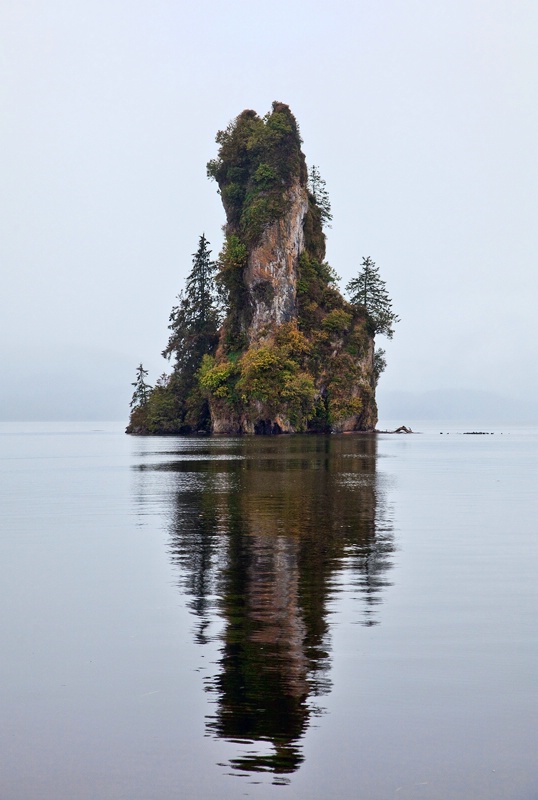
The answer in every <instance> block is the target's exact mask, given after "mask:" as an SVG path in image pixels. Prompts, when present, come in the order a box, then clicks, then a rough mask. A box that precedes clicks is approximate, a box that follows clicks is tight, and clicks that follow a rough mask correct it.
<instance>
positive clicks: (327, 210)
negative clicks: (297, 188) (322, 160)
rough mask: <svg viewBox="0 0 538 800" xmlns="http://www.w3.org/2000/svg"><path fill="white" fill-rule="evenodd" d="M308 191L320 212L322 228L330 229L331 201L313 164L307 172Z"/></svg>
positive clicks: (325, 186) (331, 216) (324, 184)
mask: <svg viewBox="0 0 538 800" xmlns="http://www.w3.org/2000/svg"><path fill="white" fill-rule="evenodd" d="M308 191H309V192H310V194H311V195H312V197H313V198H314V200H315V203H316V205H317V206H318V208H319V210H320V212H321V224H322V225H323V227H325V226H327V227H328V228H330V227H331V226H330V224H329V223H330V222H331V221H332V218H333V215H332V213H331V201H330V200H329V192H328V191H327V185H326V183H325V181H324V180H323V178H322V177H321V175H320V171H319V169H318V167H316V165H315V164H313V165H312V166H311V167H310V169H309V171H308Z"/></svg>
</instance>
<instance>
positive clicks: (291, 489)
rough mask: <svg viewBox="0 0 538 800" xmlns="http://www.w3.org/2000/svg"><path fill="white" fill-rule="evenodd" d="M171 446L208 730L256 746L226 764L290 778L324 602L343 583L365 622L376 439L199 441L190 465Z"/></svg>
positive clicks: (311, 689)
mask: <svg viewBox="0 0 538 800" xmlns="http://www.w3.org/2000/svg"><path fill="white" fill-rule="evenodd" d="M179 444H180V447H179V449H178V452H177V456H176V458H175V459H174V460H173V461H171V462H169V463H168V464H166V468H167V469H171V470H174V471H177V472H178V473H181V474H182V479H181V481H180V489H179V490H178V491H177V495H176V507H175V512H174V522H173V527H172V535H171V538H172V544H171V553H172V558H173V560H174V561H175V562H176V563H177V565H178V567H179V569H180V571H181V585H182V589H183V591H186V592H187V593H188V594H189V595H190V602H191V608H192V610H193V612H194V613H195V614H196V615H197V618H198V623H197V629H196V636H197V638H198V641H199V642H200V643H203V642H204V641H207V636H208V626H210V625H211V623H212V622H214V621H215V620H217V619H218V620H220V621H221V623H222V624H223V627H222V632H221V633H220V638H221V641H222V646H221V655H220V660H219V662H218V674H216V675H215V676H214V677H213V678H212V679H211V680H210V681H209V683H208V688H209V690H210V691H211V692H213V693H214V695H215V699H216V703H215V706H216V713H215V714H214V716H213V717H212V718H210V719H209V722H208V728H209V730H210V731H211V732H212V733H213V734H215V735H217V736H219V737H223V738H224V739H227V740H240V741H241V742H242V743H249V744H250V746H251V747H252V743H257V746H256V749H255V750H254V752H252V750H249V751H248V752H246V753H245V754H243V755H241V756H239V757H237V758H236V759H234V760H233V761H232V765H233V766H234V767H235V768H237V769H240V770H248V771H260V770H266V771H271V772H273V773H275V774H276V773H281V774H284V773H290V772H293V771H294V770H296V769H297V768H298V766H299V765H300V763H301V761H302V760H303V756H302V752H301V738H302V736H303V734H304V732H305V730H306V727H307V724H308V720H309V717H310V716H311V714H312V713H315V712H314V709H315V698H317V697H319V696H320V695H323V694H324V693H326V692H327V691H328V690H329V688H330V681H329V666H330V654H329V649H330V643H329V637H328V614H329V610H330V609H329V606H330V604H331V602H332V601H334V600H335V599H336V598H337V596H338V593H339V592H341V591H354V592H355V594H357V595H360V596H361V597H362V598H363V601H364V602H363V603H362V617H361V621H362V622H363V623H364V624H367V625H372V624H375V623H377V622H378V621H379V620H378V619H377V618H376V604H377V603H379V601H380V592H381V589H382V587H383V586H384V585H386V579H385V573H386V570H387V568H388V567H389V565H390V554H391V552H392V550H393V539H392V532H391V525H390V520H389V518H388V513H387V509H386V506H385V503H384V500H383V493H382V491H381V489H380V486H379V483H380V481H379V479H378V477H377V473H376V439H375V437H374V436H331V437H302V436H294V437H277V438H271V439H259V438H256V439H250V438H249V439H241V440H237V439H233V440H230V439H228V440H210V441H209V442H208V443H207V446H206V451H205V452H206V454H207V455H206V457H205V458H203V457H202V453H201V452H200V449H199V446H198V459H197V460H192V456H191V458H187V459H186V460H185V456H186V455H187V454H188V453H189V452H192V451H189V446H190V444H189V440H182V441H181V442H180V443H179ZM191 446H192V445H191ZM183 454H184V455H183ZM163 466H165V465H163ZM344 573H345V575H344ZM261 743H265V744H263V745H262V744H261Z"/></svg>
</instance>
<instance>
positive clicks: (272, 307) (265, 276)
mask: <svg viewBox="0 0 538 800" xmlns="http://www.w3.org/2000/svg"><path fill="white" fill-rule="evenodd" d="M287 199H288V202H289V211H288V213H287V214H286V215H285V216H284V217H282V218H281V219H278V220H276V221H275V222H273V223H272V224H271V225H270V226H269V227H267V228H266V229H265V230H264V231H263V233H262V236H261V239H260V242H259V243H258V244H257V245H256V246H255V247H254V248H253V249H252V250H251V252H250V253H249V258H248V266H247V269H246V270H245V284H246V286H247V289H248V293H249V298H250V302H251V307H252V309H253V314H252V320H251V322H250V326H249V329H248V331H247V336H248V339H249V343H250V344H252V343H254V342H258V341H260V339H263V338H264V331H265V329H268V326H270V325H275V324H276V325H281V324H282V323H284V322H290V321H291V320H292V319H295V318H296V316H297V271H298V263H299V256H300V255H301V253H302V252H303V250H304V232H303V224H304V219H305V216H306V213H307V211H308V195H307V191H306V188H305V187H304V186H302V185H301V183H300V181H299V179H298V178H297V179H296V180H295V181H294V183H293V185H292V186H291V187H290V188H289V189H288V192H287Z"/></svg>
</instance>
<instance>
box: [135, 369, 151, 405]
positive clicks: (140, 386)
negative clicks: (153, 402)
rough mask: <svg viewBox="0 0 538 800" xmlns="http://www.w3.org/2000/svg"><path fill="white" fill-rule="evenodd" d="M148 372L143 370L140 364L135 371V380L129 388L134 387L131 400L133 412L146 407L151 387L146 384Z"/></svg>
mask: <svg viewBox="0 0 538 800" xmlns="http://www.w3.org/2000/svg"><path fill="white" fill-rule="evenodd" d="M147 374H148V370H147V369H144V367H143V365H142V364H141V363H140V364H139V365H138V367H137V369H136V380H135V381H134V383H132V384H131V386H134V387H135V389H134V392H133V397H132V400H131V408H132V409H133V411H135V410H136V409H137V408H144V406H146V405H147V402H148V400H149V396H150V394H151V390H152V387H151V386H150V385H149V384H148V383H146V381H145V378H146V375H147Z"/></svg>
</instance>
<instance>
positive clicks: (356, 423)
mask: <svg viewBox="0 0 538 800" xmlns="http://www.w3.org/2000/svg"><path fill="white" fill-rule="evenodd" d="M216 140H217V143H218V144H219V151H218V155H217V157H216V158H215V159H214V160H213V161H210V162H209V164H208V166H207V170H208V175H209V176H210V177H211V178H212V179H214V180H215V181H216V183H217V185H218V189H219V193H220V196H221V198H222V203H223V206H224V210H225V213H226V225H225V228H224V231H225V241H224V246H223V248H222V252H221V253H220V255H219V258H218V260H217V262H213V261H211V258H210V254H211V251H210V250H209V249H208V242H207V240H206V239H205V236H204V235H202V236H201V237H200V240H199V246H198V250H197V252H196V253H195V254H194V256H193V268H192V271H191V273H190V275H189V277H188V279H187V282H186V288H185V292H184V293H181V294H180V295H179V302H178V305H177V306H175V307H174V308H173V309H172V313H171V315H170V325H169V328H170V331H171V334H170V339H169V342H168V345H167V347H166V348H165V350H164V351H163V355H164V356H165V357H168V358H170V359H173V361H174V367H173V371H172V374H171V375H163V376H161V378H160V379H159V381H158V382H157V384H156V385H155V387H151V386H149V385H148V384H146V382H145V377H146V375H147V372H146V370H144V368H143V366H142V364H140V366H139V369H138V375H137V380H136V381H135V383H134V384H133V385H134V386H135V391H134V395H133V401H132V403H131V407H132V411H131V419H130V422H129V426H128V428H127V432H128V433H134V434H169V433H196V432H204V433H215V434H230V435H237V434H268V433H272V434H274V433H295V432H318V433H323V432H344V431H370V430H373V429H374V428H375V425H376V422H377V408H376V402H375V387H376V384H377V380H378V378H379V373H380V372H381V371H382V369H383V367H384V359H383V351H378V352H377V354H376V352H375V348H374V336H375V334H376V333H377V332H380V331H381V332H385V333H388V335H389V336H390V335H392V331H391V329H390V324H391V323H392V322H394V321H397V317H396V316H395V315H393V314H392V313H391V312H390V305H388V306H387V302H388V303H389V304H390V301H388V298H386V302H385V305H384V306H383V308H382V309H381V311H382V312H383V313H384V315H385V316H384V317H383V313H381V315H380V314H379V313H378V314H377V317H376V314H375V311H374V310H372V308H371V307H369V304H368V302H367V299H366V294H365V295H364V299H361V294H360V292H358V291H356V292H355V297H354V298H353V297H352V298H351V301H349V300H346V299H345V298H344V297H343V295H342V294H341V293H340V292H339V291H338V289H337V287H336V280H337V278H336V275H335V273H334V271H333V270H332V268H331V267H330V266H329V265H328V264H327V263H326V261H325V233H324V230H323V227H324V223H326V222H327V220H328V219H330V218H331V217H330V205H329V203H328V197H327V194H326V191H325V188H324V182H323V181H322V180H321V178H320V176H319V172H318V171H317V169H316V168H313V169H312V170H310V171H309V170H308V168H307V165H306V160H305V156H304V154H303V152H302V150H301V138H300V133H299V128H298V125H297V122H296V120H295V117H294V116H293V114H292V113H291V111H290V109H289V107H288V106H287V105H285V104H283V103H280V102H275V103H273V106H272V110H271V112H270V113H268V114H267V115H266V116H264V117H260V116H258V114H257V113H256V112H254V111H251V110H246V111H243V112H242V113H241V114H240V115H239V116H238V117H237V118H236V119H235V120H234V121H233V122H231V123H230V124H229V125H228V127H227V128H226V129H225V130H223V131H220V132H219V133H218V134H217V137H216ZM364 263H365V264H366V265H368V264H369V265H370V266H371V267H373V270H374V272H373V273H372V274H375V265H374V264H373V262H371V261H370V259H365V261H364ZM377 280H378V281H379V278H377ZM380 283H381V284H382V285H383V286H384V283H383V282H380ZM352 284H355V286H353V285H352ZM350 287H351V289H353V288H355V289H359V288H360V287H359V284H358V282H357V280H356V281H355V282H351V284H349V286H348V287H347V288H348V290H349V289H350ZM378 311H379V309H378ZM387 315H388V316H387Z"/></svg>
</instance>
